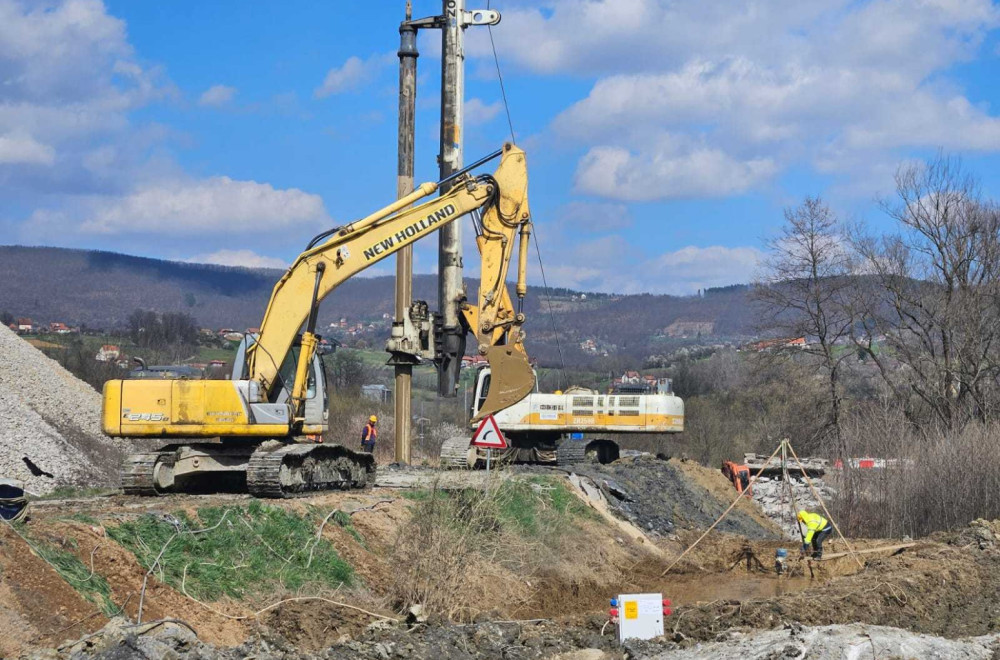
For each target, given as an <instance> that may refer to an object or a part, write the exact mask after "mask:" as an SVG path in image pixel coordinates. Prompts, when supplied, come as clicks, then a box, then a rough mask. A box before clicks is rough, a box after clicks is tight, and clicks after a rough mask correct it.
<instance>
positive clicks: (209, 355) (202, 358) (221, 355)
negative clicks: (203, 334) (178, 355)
mask: <svg viewBox="0 0 1000 660" xmlns="http://www.w3.org/2000/svg"><path fill="white" fill-rule="evenodd" d="M230 343H231V344H232V345H233V346H234V347H235V346H236V345H237V344H236V342H230ZM234 357H236V351H235V350H234V349H233V348H229V349H225V348H210V347H208V346H199V347H198V354H197V355H196V356H195V358H194V359H193V360H191V362H210V361H212V360H222V361H223V362H227V363H229V364H232V362H233V358H234Z"/></svg>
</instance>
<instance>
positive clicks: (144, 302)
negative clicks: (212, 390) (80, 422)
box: [0, 246, 752, 364]
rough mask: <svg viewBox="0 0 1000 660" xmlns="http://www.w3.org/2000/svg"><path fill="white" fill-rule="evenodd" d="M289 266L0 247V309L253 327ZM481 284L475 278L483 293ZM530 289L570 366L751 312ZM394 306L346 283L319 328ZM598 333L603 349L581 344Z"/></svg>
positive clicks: (541, 339)
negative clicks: (158, 315)
mask: <svg viewBox="0 0 1000 660" xmlns="http://www.w3.org/2000/svg"><path fill="white" fill-rule="evenodd" d="M280 276H281V271H279V270H274V269H259V268H232V267H225V266H213V265H206V264H190V263H181V262H173V261H163V260H159V259H147V258H143V257H133V256H129V255H124V254H117V253H112V252H100V251H90V250H69V249H62V248H47V247H42V248H38V247H20V246H0V283H2V286H0V312H8V313H10V314H13V315H15V316H19V317H30V318H32V319H33V320H34V321H35V322H36V323H37V322H45V323H48V322H51V321H61V322H64V323H68V324H86V325H88V326H90V327H98V328H106V329H114V328H119V327H122V326H124V325H125V322H126V319H127V318H128V316H129V314H131V313H132V312H133V311H134V310H136V309H145V310H155V311H159V312H166V311H171V312H186V313H189V314H191V315H192V316H194V317H195V318H196V319H197V321H198V323H199V324H200V325H201V326H203V327H209V328H221V327H230V328H236V329H245V328H247V327H254V326H257V325H259V324H260V319H261V316H262V315H263V312H264V308H265V306H266V304H267V301H268V297H269V296H270V293H271V290H272V288H273V286H274V283H275V282H276V281H277V280H278V278H279V277H280ZM413 288H414V297H415V298H418V299H424V300H427V301H429V302H431V303H432V305H431V306H432V307H436V306H437V305H436V301H437V286H436V279H435V278H434V277H433V276H429V275H418V276H416V277H415V278H414V286H413ZM476 288H477V282H475V281H472V280H470V281H469V282H468V290H469V292H470V294H474V293H475V291H476ZM550 294H551V295H550V298H551V310H552V311H551V314H550V313H549V304H548V302H549V301H547V300H546V299H545V296H544V291H543V290H542V289H541V288H540V287H529V291H528V298H527V299H526V301H525V312H526V314H527V315H528V318H529V321H528V323H527V324H526V331H527V333H528V345H529V349H531V351H532V354H533V355H535V356H537V357H539V358H541V359H542V360H543V361H549V360H554V359H556V335H558V336H559V338H560V342H559V343H560V344H561V347H562V350H563V353H564V354H565V359H566V361H567V362H568V363H570V364H576V363H579V362H580V361H581V360H583V359H584V358H586V357H587V356H589V357H592V358H594V357H597V358H599V357H602V356H603V353H604V352H605V351H608V352H609V354H611V355H615V354H621V355H629V356H635V357H641V356H645V355H649V354H651V353H657V352H659V349H661V348H662V347H663V344H664V343H665V342H666V343H669V342H670V341H672V340H673V341H681V340H682V339H683V337H688V338H689V339H691V338H695V337H701V338H702V339H703V340H705V341H711V340H712V338H713V337H733V336H746V335H748V334H750V333H751V326H752V319H751V314H750V311H749V306H748V304H747V300H746V287H743V286H734V287H726V288H723V289H710V290H708V291H707V292H706V294H705V295H704V296H703V297H697V296H690V297H676V296H663V295H648V294H643V295H609V294H599V293H598V294H595V293H586V294H581V293H579V292H575V291H568V290H566V289H554V290H551V291H550ZM392 311H393V278H391V277H374V278H364V277H357V278H354V279H353V280H350V281H348V282H345V283H344V284H343V285H342V286H341V287H340V288H338V289H337V291H335V292H334V293H333V294H332V295H331V296H330V297H329V298H327V299H326V300H325V301H324V302H323V305H322V306H321V311H320V327H326V326H328V325H329V323H331V322H333V321H337V320H339V319H341V318H344V317H346V318H347V319H349V320H351V321H352V322H354V321H366V322H367V321H370V320H376V319H381V317H382V315H383V313H392ZM587 340H592V341H593V344H594V347H593V349H591V348H590V347H589V346H588V347H587V348H581V343H584V342H586V341H587Z"/></svg>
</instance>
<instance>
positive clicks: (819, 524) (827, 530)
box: [798, 509, 833, 559]
mask: <svg viewBox="0 0 1000 660" xmlns="http://www.w3.org/2000/svg"><path fill="white" fill-rule="evenodd" d="M798 519H799V523H801V524H803V525H805V526H806V535H805V537H804V538H803V539H802V550H801V552H800V554H802V555H805V554H806V551H807V550H808V549H809V545H810V543H811V544H812V558H813V559H822V558H823V541H824V540H825V539H826V537H828V536H829V535H830V534H831V533H832V532H833V525H831V524H830V521H828V520H827V519H826V518H824V517H823V516H821V515H819V514H818V513H809V512H808V511H806V510H805V509H803V510H802V511H799V513H798Z"/></svg>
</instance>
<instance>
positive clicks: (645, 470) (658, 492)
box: [573, 454, 781, 539]
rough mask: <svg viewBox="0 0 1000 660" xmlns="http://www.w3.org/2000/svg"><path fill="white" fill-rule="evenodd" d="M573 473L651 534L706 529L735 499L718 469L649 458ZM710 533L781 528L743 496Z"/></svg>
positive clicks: (758, 533) (758, 534) (770, 532)
mask: <svg viewBox="0 0 1000 660" xmlns="http://www.w3.org/2000/svg"><path fill="white" fill-rule="evenodd" d="M573 470H574V471H575V472H577V473H578V474H581V475H584V476H586V477H589V478H590V479H591V480H593V481H594V482H595V483H596V484H597V485H598V486H599V487H600V488H601V490H602V491H604V494H605V496H606V497H607V499H608V502H609V503H610V504H611V506H612V507H613V508H614V509H615V510H616V511H617V512H618V513H620V514H621V515H622V517H624V518H626V519H627V520H629V521H631V522H632V523H633V524H635V525H636V526H637V527H639V528H640V529H642V530H643V531H645V532H647V533H651V534H658V535H668V534H673V533H675V532H679V531H681V530H691V529H707V528H708V527H709V526H710V525H711V524H712V523H714V522H715V521H716V520H717V519H718V518H719V516H721V515H722V514H723V512H725V510H726V509H727V508H729V505H730V504H732V501H733V499H735V497H736V495H737V493H736V490H735V489H734V488H733V486H732V484H731V483H729V481H727V480H726V478H725V477H723V476H722V473H721V472H719V471H718V470H713V469H710V468H706V467H704V466H702V465H699V464H698V463H694V462H692V461H683V460H679V459H674V458H672V459H670V460H668V461H664V460H661V459H659V458H656V457H654V456H652V455H649V454H642V455H640V456H636V457H634V458H623V459H620V460H618V461H615V462H614V463H611V464H609V465H578V466H574V467H573ZM716 529H718V530H719V531H721V532H727V533H730V534H739V535H741V536H745V537H747V538H751V539H766V538H780V537H781V530H780V529H779V528H778V527H777V526H775V524H774V523H772V522H771V521H770V520H768V519H767V517H766V516H764V514H763V513H762V512H761V511H760V509H759V508H758V507H756V506H755V505H754V504H753V502H751V501H748V500H747V499H746V498H744V499H742V500H741V501H740V502H739V504H737V506H736V508H735V509H733V511H732V512H730V514H729V515H728V516H726V518H725V519H723V521H722V522H721V523H719V525H718V526H717V527H716Z"/></svg>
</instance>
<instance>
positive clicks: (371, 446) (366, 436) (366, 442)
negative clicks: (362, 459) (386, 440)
mask: <svg viewBox="0 0 1000 660" xmlns="http://www.w3.org/2000/svg"><path fill="white" fill-rule="evenodd" d="M377 426H378V417H376V416H375V415H372V416H371V417H369V418H368V423H367V424H365V427H364V428H363V429H361V449H363V450H364V451H366V452H368V453H371V454H374V453H375V439H376V438H378V428H376V427H377Z"/></svg>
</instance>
